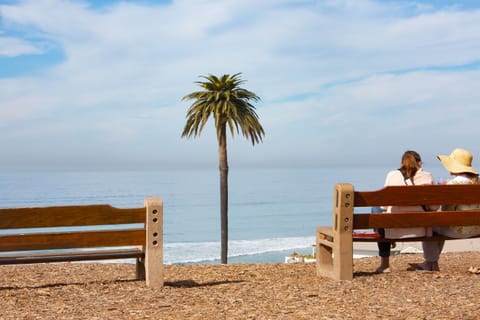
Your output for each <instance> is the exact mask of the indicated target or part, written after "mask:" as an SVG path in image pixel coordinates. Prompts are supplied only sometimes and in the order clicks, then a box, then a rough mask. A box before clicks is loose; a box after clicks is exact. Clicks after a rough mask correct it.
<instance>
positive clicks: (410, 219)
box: [353, 210, 480, 229]
mask: <svg viewBox="0 0 480 320" xmlns="http://www.w3.org/2000/svg"><path fill="white" fill-rule="evenodd" d="M469 225H480V210H468V211H442V212H436V211H435V212H396V213H380V214H354V215H353V228H354V229H371V228H412V227H431V226H437V227H443V226H469Z"/></svg>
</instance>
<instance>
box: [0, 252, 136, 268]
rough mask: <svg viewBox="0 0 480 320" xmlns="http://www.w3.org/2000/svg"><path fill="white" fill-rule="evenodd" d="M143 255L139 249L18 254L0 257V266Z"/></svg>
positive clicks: (128, 257)
mask: <svg viewBox="0 0 480 320" xmlns="http://www.w3.org/2000/svg"><path fill="white" fill-rule="evenodd" d="M144 257H145V253H144V252H143V251H142V250H140V249H135V248H134V249H123V250H108V251H106V250H101V251H79V252H62V253H45V254H37V253H35V254H23V253H22V254H20V253H17V254H15V255H0V264H4V265H7V264H25V263H46V262H65V261H86V260H106V259H132V258H144Z"/></svg>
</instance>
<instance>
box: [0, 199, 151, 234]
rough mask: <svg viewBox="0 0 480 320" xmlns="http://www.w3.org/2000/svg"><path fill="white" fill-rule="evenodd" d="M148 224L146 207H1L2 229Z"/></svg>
mask: <svg viewBox="0 0 480 320" xmlns="http://www.w3.org/2000/svg"><path fill="white" fill-rule="evenodd" d="M131 223H145V208H128V209H123V208H114V207H112V206H110V205H86V206H59V207H39V208H11V209H0V229H12V228H42V227H47V228H50V227H63V226H89V225H105V224H131Z"/></svg>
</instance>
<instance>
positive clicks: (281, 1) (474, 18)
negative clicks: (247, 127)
mask: <svg viewBox="0 0 480 320" xmlns="http://www.w3.org/2000/svg"><path fill="white" fill-rule="evenodd" d="M238 72H241V73H242V77H243V79H244V80H246V82H245V83H244V87H245V88H246V89H249V90H251V91H253V92H255V93H256V94H257V95H259V96H260V97H261V98H262V100H261V101H260V102H259V103H257V105H256V106H257V111H258V115H259V117H260V121H261V123H262V124H263V126H264V129H265V133H266V135H265V138H264V142H263V143H262V144H259V145H256V146H255V147H252V145H251V144H250V143H249V142H248V141H247V140H245V139H244V138H243V137H242V136H235V137H234V139H233V140H232V139H230V140H229V161H230V166H231V167H232V166H236V167H241V166H265V167H278V166H291V165H295V166H335V165H341V166H347V165H358V164H361V165H372V166H375V165H384V166H393V167H395V166H397V165H398V162H399V158H400V156H401V154H402V153H403V151H405V150H406V149H415V150H417V151H419V152H420V153H421V154H422V156H423V158H424V160H425V162H426V163H427V164H429V163H430V164H432V165H433V164H435V165H436V164H437V162H436V161H437V160H435V155H437V154H448V153H450V151H451V150H452V149H453V148H455V147H463V148H467V149H469V150H471V151H472V153H473V154H474V156H475V157H476V158H479V157H480V144H479V134H478V133H479V126H478V121H479V119H480V107H479V104H480V90H478V87H479V84H480V3H479V2H478V1H408V0H402V1H365V0H350V1H349V0H329V1H315V0H303V1H302V0H298V1H288V0H262V1H253V0H251V1H250V0H231V1H210V0H198V1H193V0H180V1H153V0H151V1H114V0H105V1H93V0H91V1H86V0H84V1H80V0H70V1H69V0H25V1H13V0H11V1H1V0H0V147H1V150H2V157H0V166H1V167H10V166H25V167H31V166H52V167H54V168H55V167H59V166H62V167H69V168H83V167H108V168H110V167H135V168H152V167H159V168H169V167H196V166H199V167H216V166H217V142H216V138H215V135H214V131H213V123H210V125H209V126H208V127H207V128H206V129H205V131H204V133H203V134H202V136H201V137H200V138H197V139H182V138H181V137H180V135H181V132H182V129H183V126H184V124H185V115H186V111H187V109H188V107H189V105H190V102H188V101H182V100H181V98H182V97H183V96H184V95H186V94H188V93H190V92H192V91H195V90H198V89H199V88H198V87H197V86H196V85H195V83H194V82H195V81H197V80H199V76H201V75H208V74H215V75H222V74H234V73H238ZM479 161H480V160H479ZM479 164H480V162H479ZM477 165H478V164H477ZM478 167H480V165H478Z"/></svg>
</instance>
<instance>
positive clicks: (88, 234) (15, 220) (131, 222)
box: [0, 205, 146, 252]
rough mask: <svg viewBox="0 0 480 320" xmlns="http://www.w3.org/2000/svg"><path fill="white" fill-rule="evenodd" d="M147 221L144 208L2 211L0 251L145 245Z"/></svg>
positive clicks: (22, 209) (57, 208)
mask: <svg viewBox="0 0 480 320" xmlns="http://www.w3.org/2000/svg"><path fill="white" fill-rule="evenodd" d="M145 221H146V210H145V208H134V209H118V208H113V207H111V206H109V205H86V206H61V207H60V206H59V207H42V208H13V209H0V230H1V233H2V234H1V235H2V237H1V241H0V251H3V252H4V251H23V250H53V249H68V248H95V247H110V246H128V245H145V241H146V240H145V239H146V234H145ZM111 225H116V226H115V228H113V230H112V228H111ZM109 226H110V228H109ZM42 228H43V229H42ZM45 228H48V229H45Z"/></svg>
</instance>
